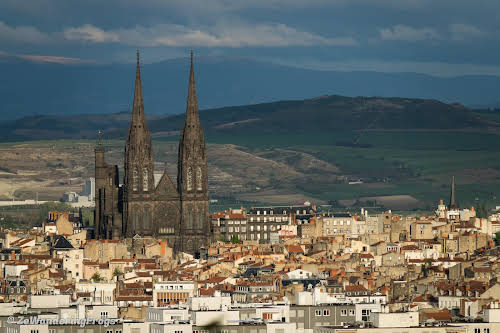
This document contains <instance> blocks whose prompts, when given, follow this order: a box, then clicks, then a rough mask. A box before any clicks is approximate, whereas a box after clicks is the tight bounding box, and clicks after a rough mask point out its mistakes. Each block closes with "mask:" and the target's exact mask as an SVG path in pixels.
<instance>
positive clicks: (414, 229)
mask: <svg viewBox="0 0 500 333" xmlns="http://www.w3.org/2000/svg"><path fill="white" fill-rule="evenodd" d="M410 237H411V239H412V240H415V239H433V238H434V234H433V233H432V223H431V222H429V221H415V222H413V223H411V224H410Z"/></svg>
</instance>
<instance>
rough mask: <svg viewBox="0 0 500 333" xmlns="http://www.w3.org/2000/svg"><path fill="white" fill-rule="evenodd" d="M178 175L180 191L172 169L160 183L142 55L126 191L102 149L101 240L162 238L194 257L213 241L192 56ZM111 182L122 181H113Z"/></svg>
mask: <svg viewBox="0 0 500 333" xmlns="http://www.w3.org/2000/svg"><path fill="white" fill-rule="evenodd" d="M177 172H178V174H177V187H176V186H175V185H174V183H173V182H172V180H171V179H170V177H169V176H168V174H167V173H166V170H165V172H164V174H163V175H162V177H161V179H160V181H159V183H158V184H156V183H155V179H154V164H153V149H152V141H151V134H150V132H149V128H148V125H147V122H146V116H145V111H144V98H143V95H142V82H141V68H140V58H139V52H137V65H136V75H135V86H134V100H133V107H132V117H131V121H130V127H129V129H128V136H127V141H126V144H125V154H124V176H123V186H121V187H120V186H119V185H118V181H117V179H118V166H114V167H112V166H110V165H107V164H106V163H105V162H104V150H103V149H97V148H96V197H97V198H96V213H95V221H96V237H97V238H121V237H135V236H137V235H139V236H153V237H162V238H165V239H166V240H167V241H168V243H169V246H171V247H173V248H174V251H176V252H177V251H184V252H188V253H194V254H196V252H197V251H198V250H199V247H201V246H203V245H206V244H208V242H209V241H210V239H211V236H210V235H211V234H210V223H209V219H208V175H207V156H206V146H205V137H204V133H203V128H202V126H201V123H200V119H199V114H198V101H197V98H196V84H195V79H194V66H193V53H192V52H191V62H190V73H189V84H188V96H187V104H186V121H185V124H184V127H183V128H182V130H181V135H180V142H179V156H178V164H177ZM110 177H115V179H116V180H114V181H110V180H109V179H108V178H110Z"/></svg>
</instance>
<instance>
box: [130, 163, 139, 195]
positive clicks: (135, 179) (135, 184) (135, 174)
mask: <svg viewBox="0 0 500 333" xmlns="http://www.w3.org/2000/svg"><path fill="white" fill-rule="evenodd" d="M138 187H139V173H138V172H137V168H134V171H133V172H132V191H137V188H138Z"/></svg>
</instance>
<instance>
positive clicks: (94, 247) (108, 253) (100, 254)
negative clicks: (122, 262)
mask: <svg viewBox="0 0 500 333" xmlns="http://www.w3.org/2000/svg"><path fill="white" fill-rule="evenodd" d="M83 254H84V256H85V259H88V260H90V261H98V262H100V263H103V262H109V261H110V260H111V259H122V258H129V257H130V255H129V253H128V250H127V245H126V244H125V242H124V241H122V240H118V239H113V240H111V239H102V240H96V239H92V240H91V241H89V242H87V243H86V244H85V249H84V253H83Z"/></svg>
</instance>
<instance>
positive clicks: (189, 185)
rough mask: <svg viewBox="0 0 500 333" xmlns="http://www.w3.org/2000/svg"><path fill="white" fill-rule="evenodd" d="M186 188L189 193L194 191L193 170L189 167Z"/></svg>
mask: <svg viewBox="0 0 500 333" xmlns="http://www.w3.org/2000/svg"><path fill="white" fill-rule="evenodd" d="M186 188H187V190H188V191H191V190H192V189H193V169H192V168H191V167H189V168H188V169H187V174H186Z"/></svg>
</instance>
